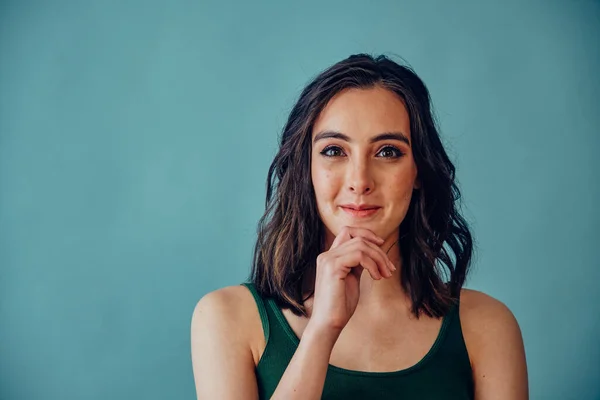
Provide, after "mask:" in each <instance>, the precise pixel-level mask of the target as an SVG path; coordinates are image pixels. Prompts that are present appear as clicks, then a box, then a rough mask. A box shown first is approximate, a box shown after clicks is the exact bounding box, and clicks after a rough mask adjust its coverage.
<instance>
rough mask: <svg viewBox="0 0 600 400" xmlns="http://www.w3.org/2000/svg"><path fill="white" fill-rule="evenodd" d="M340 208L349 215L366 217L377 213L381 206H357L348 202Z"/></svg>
mask: <svg viewBox="0 0 600 400" xmlns="http://www.w3.org/2000/svg"><path fill="white" fill-rule="evenodd" d="M340 208H341V209H342V210H343V211H344V212H345V213H346V214H348V215H350V216H352V217H356V218H365V217H370V216H373V215H375V214H376V213H377V212H378V211H379V210H380V209H381V207H379V206H371V205H363V206H357V205H354V204H347V205H343V206H340Z"/></svg>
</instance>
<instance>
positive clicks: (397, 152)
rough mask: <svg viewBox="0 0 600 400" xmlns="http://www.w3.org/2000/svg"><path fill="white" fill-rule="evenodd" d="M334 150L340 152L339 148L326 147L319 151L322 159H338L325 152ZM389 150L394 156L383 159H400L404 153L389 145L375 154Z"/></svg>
mask: <svg viewBox="0 0 600 400" xmlns="http://www.w3.org/2000/svg"><path fill="white" fill-rule="evenodd" d="M334 149H335V150H340V151H341V150H342V149H341V148H340V147H339V146H327V147H325V148H324V149H323V151H321V155H323V156H324V157H327V158H334V157H340V156H330V155H327V152H328V151H329V150H334ZM389 149H391V150H393V151H395V152H396V155H395V156H392V157H383V158H392V159H393V158H400V157H402V156H403V155H404V153H403V152H402V151H400V149H398V148H397V147H395V146H390V145H387V146H384V147H382V148H381V150H379V152H378V153H377V154H379V153H381V152H382V151H383V150H389Z"/></svg>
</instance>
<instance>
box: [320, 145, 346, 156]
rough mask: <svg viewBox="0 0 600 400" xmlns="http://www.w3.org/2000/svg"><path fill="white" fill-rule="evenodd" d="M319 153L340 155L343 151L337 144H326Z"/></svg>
mask: <svg viewBox="0 0 600 400" xmlns="http://www.w3.org/2000/svg"><path fill="white" fill-rule="evenodd" d="M321 154H322V155H324V156H325V157H340V156H342V155H343V154H344V152H343V151H342V149H341V148H339V147H338V146H327V147H325V148H324V149H323V151H321Z"/></svg>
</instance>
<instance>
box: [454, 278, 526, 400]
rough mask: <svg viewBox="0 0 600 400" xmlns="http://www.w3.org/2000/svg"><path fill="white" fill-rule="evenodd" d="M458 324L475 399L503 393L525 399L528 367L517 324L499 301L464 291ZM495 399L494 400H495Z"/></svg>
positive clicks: (467, 290) (508, 310)
mask: <svg viewBox="0 0 600 400" xmlns="http://www.w3.org/2000/svg"><path fill="white" fill-rule="evenodd" d="M460 321H461V328H462V331H463V337H464V339H465V344H466V346H467V351H468V352H469V358H470V360H471V367H472V369H473V378H474V380H475V389H476V392H475V393H476V398H477V397H478V396H477V394H479V397H480V398H488V395H489V394H491V393H495V394H496V395H498V394H499V393H503V394H505V395H506V396H505V397H498V398H511V399H527V398H528V385H527V366H526V361H525V349H524V345H523V337H522V334H521V329H520V327H519V323H518V322H517V319H516V318H515V316H514V314H513V313H512V311H511V310H510V309H509V308H508V307H507V306H506V305H505V304H504V303H502V302H501V301H499V300H497V299H495V298H493V297H492V296H489V295H487V294H485V293H483V292H480V291H477V290H470V289H463V290H462V291H461V298H460ZM494 398H495V397H494Z"/></svg>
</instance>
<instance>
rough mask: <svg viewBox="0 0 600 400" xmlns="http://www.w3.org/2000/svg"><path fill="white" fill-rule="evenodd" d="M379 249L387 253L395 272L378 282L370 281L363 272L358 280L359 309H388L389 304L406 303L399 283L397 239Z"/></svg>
mask: <svg viewBox="0 0 600 400" xmlns="http://www.w3.org/2000/svg"><path fill="white" fill-rule="evenodd" d="M380 247H381V249H382V250H383V251H384V252H385V253H387V256H388V258H389V259H390V261H391V262H392V263H393V264H394V266H395V267H396V271H392V277H391V278H382V279H380V280H374V279H372V278H371V276H370V275H369V273H368V272H366V271H364V272H363V274H362V275H361V278H360V299H359V303H358V304H359V305H358V306H359V307H366V308H368V309H373V308H376V309H379V308H384V309H385V308H389V305H390V302H392V303H393V304H396V305H399V304H402V305H404V304H406V302H407V297H406V295H405V293H404V290H403V289H402V285H401V283H400V278H401V276H402V275H401V274H402V254H401V253H400V247H399V246H398V238H396V237H392V238H389V239H388V240H386V241H385V243H384V244H383V245H382V246H380Z"/></svg>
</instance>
